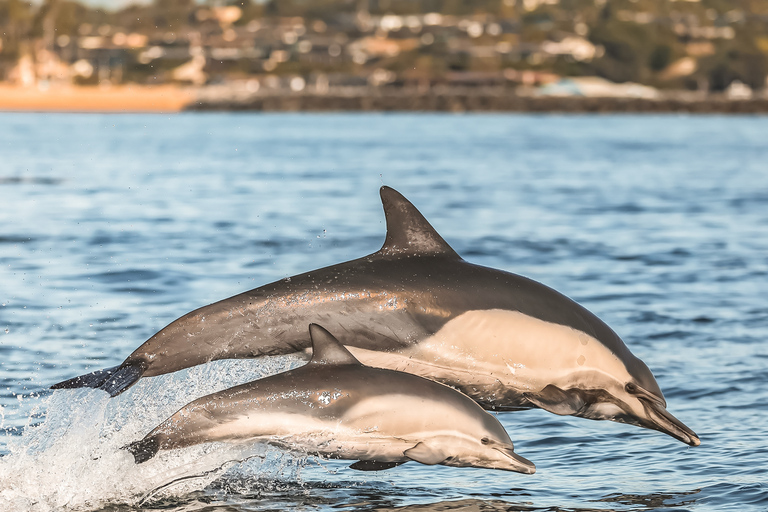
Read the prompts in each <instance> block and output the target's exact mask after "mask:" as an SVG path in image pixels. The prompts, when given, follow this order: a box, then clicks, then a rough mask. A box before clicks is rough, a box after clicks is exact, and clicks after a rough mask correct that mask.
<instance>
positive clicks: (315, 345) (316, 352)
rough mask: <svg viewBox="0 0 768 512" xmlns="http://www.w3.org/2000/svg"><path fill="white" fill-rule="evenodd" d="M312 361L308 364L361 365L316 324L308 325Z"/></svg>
mask: <svg viewBox="0 0 768 512" xmlns="http://www.w3.org/2000/svg"><path fill="white" fill-rule="evenodd" d="M309 337H310V338H311V339H312V359H311V360H310V361H309V364H361V363H360V361H358V360H357V359H355V356H353V355H352V354H350V352H349V350H347V349H346V348H345V347H344V345H342V344H341V342H339V340H337V339H336V338H334V337H333V334H331V333H329V332H328V331H326V330H325V329H324V328H323V327H320V326H319V325H317V324H309Z"/></svg>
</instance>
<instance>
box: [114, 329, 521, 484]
mask: <svg viewBox="0 0 768 512" xmlns="http://www.w3.org/2000/svg"><path fill="white" fill-rule="evenodd" d="M309 332H310V338H311V339H312V359H311V360H310V361H309V363H307V364H306V365H304V366H302V367H300V368H297V369H294V370H290V371H287V372H284V373H279V374H277V375H272V376H270V377H266V378H263V379H259V380H256V381H254V382H249V383H248V384H243V385H241V386H236V387H234V388H230V389H225V390H224V391H219V392H218V393H213V394H211V395H208V396H204V397H202V398H199V399H197V400H195V401H194V402H191V403H189V404H187V405H185V406H184V407H182V408H181V409H180V410H179V411H178V412H176V413H175V414H174V415H173V416H171V417H170V418H168V419H167V420H165V421H164V422H162V423H161V424H160V425H159V426H158V427H156V428H155V429H153V430H152V431H151V432H150V433H149V434H147V435H146V436H145V437H144V439H142V440H140V441H136V442H134V443H131V444H129V445H128V446H127V447H126V448H127V449H128V450H129V451H130V452H131V453H133V455H134V457H135V459H136V462H137V463H141V462H144V461H146V460H148V459H150V458H152V457H153V456H154V455H155V454H156V453H157V452H158V450H170V449H174V448H183V447H186V446H192V445H195V444H200V443H205V442H211V441H236V442H237V441H250V442H254V441H255V442H265V443H268V444H271V445H275V446H278V447H281V448H285V449H289V450H292V451H298V452H301V453H306V454H310V455H320V456H324V457H328V458H333V459H348V460H358V461H359V462H356V463H355V464H353V465H352V466H351V467H352V468H353V469H360V470H364V471H365V470H379V469H388V468H391V467H394V466H397V465H399V464H403V463H405V462H408V461H412V460H413V461H416V462H421V463H422V464H430V465H433V464H442V465H445V466H455V467H478V468H489V469H503V470H506V471H517V472H518V473H527V474H531V473H534V472H535V471H536V468H535V466H534V465H533V464H532V463H531V462H530V461H529V460H526V459H524V458H523V457H520V456H519V455H517V454H516V453H515V452H514V446H513V445H512V441H511V440H510V439H509V436H508V435H507V432H506V431H505V430H504V427H502V426H501V423H499V420H497V419H496V418H495V417H494V416H492V415H491V414H489V413H487V412H485V411H484V410H483V409H482V408H481V407H480V406H479V405H477V404H476V403H475V402H474V401H473V400H472V399H471V398H469V397H467V396H466V395H463V394H461V393H459V392H458V391H456V390H455V389H452V388H450V387H448V386H444V385H443V384H439V383H437V382H434V381H431V380H428V379H424V378H422V377H418V376H416V375H411V374H410V373H403V372H396V371H393V370H386V369H381V368H370V367H367V366H364V365H362V364H360V362H359V361H358V360H357V359H355V358H354V356H352V354H350V353H349V351H348V350H347V349H345V348H344V346H343V345H341V344H340V343H339V342H338V340H336V339H335V338H334V337H333V336H332V335H331V334H330V333H329V332H328V331H326V330H325V329H324V328H322V327H320V326H318V325H315V324H311V325H310V327H309Z"/></svg>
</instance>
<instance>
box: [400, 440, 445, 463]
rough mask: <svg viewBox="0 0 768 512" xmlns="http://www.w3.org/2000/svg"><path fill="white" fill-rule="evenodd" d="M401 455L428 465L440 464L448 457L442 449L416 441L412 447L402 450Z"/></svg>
mask: <svg viewBox="0 0 768 512" xmlns="http://www.w3.org/2000/svg"><path fill="white" fill-rule="evenodd" d="M403 455H405V456H406V457H408V458H409V459H411V460H415V461H416V462H421V463H422V464H426V465H428V466H434V465H435V464H440V463H441V462H443V461H444V460H445V459H447V458H448V455H446V454H445V453H443V451H442V450H437V449H435V448H433V447H431V446H429V445H427V444H425V443H418V444H416V446H414V447H413V448H408V449H407V450H405V451H404V452H403Z"/></svg>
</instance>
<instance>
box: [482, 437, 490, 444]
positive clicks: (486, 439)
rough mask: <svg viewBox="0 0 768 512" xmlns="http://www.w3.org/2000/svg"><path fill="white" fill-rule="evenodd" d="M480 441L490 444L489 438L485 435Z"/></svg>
mask: <svg viewBox="0 0 768 512" xmlns="http://www.w3.org/2000/svg"><path fill="white" fill-rule="evenodd" d="M480 442H481V443H483V444H491V440H490V439H488V438H487V437H484V438H482V439H481V440H480Z"/></svg>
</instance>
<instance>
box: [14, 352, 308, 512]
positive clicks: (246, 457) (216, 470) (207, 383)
mask: <svg viewBox="0 0 768 512" xmlns="http://www.w3.org/2000/svg"><path fill="white" fill-rule="evenodd" d="M300 361H301V359H300V358H299V357H296V356H291V357H272V358H266V359H261V360H258V361H255V360H245V361H219V362H214V363H210V364H207V365H202V366H198V367H195V368H191V369H188V370H183V371H181V372H177V373H174V374H171V375H166V376H160V377H153V378H146V379H142V380H141V381H139V383H138V384H136V385H135V386H134V387H133V388H131V389H129V390H128V391H127V392H125V393H123V394H122V395H120V396H118V397H116V398H112V399H110V398H109V396H108V395H107V394H106V393H104V392H103V391H100V390H93V389H74V390H57V391H55V392H53V393H49V394H46V395H45V396H41V397H39V398H28V399H31V400H36V403H35V404H34V406H33V407H32V408H31V410H32V413H31V414H30V415H29V419H28V424H27V425H26V426H24V427H23V428H22V429H20V431H21V434H20V435H19V434H18V431H19V429H8V430H6V431H5V441H6V443H5V444H6V446H5V452H6V455H4V456H2V457H0V510H28V511H30V512H52V511H84V510H94V509H99V508H103V507H105V506H107V505H112V504H124V505H127V506H138V505H140V504H141V503H144V502H147V501H154V500H158V499H167V498H168V497H169V496H170V497H174V498H178V497H182V496H187V495H189V494H190V493H192V492H194V491H199V490H202V489H204V488H205V487H206V486H208V485H209V484H211V483H212V482H214V481H216V480H217V479H221V478H227V479H237V480H243V479H244V478H247V479H254V478H255V479H258V478H262V477H268V479H269V480H273V479H274V478H276V477H279V476H280V475H283V476H285V472H286V468H289V471H288V473H289V474H288V478H289V479H291V480H294V481H295V480H296V478H297V475H298V471H299V468H300V467H301V465H300V464H296V463H295V460H296V459H295V457H292V456H290V455H289V454H287V453H285V452H281V451H279V450H276V449H274V448H267V447H266V446H264V445H254V444H248V443H242V444H234V443H207V444H204V445H198V446H193V447H190V448H187V449H183V450H171V451H168V452H164V453H161V454H159V455H158V456H157V457H155V458H154V459H153V460H151V461H148V462H146V463H144V464H141V465H137V464H135V463H134V461H133V457H132V456H131V454H130V453H128V452H127V451H126V450H123V449H121V448H122V447H123V446H125V445H126V444H128V443H129V442H131V441H135V440H137V439H141V438H142V437H143V436H144V435H145V434H146V433H147V432H149V431H150V430H151V429H152V428H154V427H155V426H157V425H158V424H159V423H160V422H161V421H163V420H165V419H166V418H167V417H168V416H170V415H171V414H173V413H174V412H175V411H177V410H178V409H179V408H180V407H181V406H183V405H185V404H186V403H188V402H190V401H192V400H193V399H195V398H198V397H200V396H203V395H206V394H209V393H213V392H215V391H218V390H221V389H225V388H228V387H231V386H234V385H237V384H241V383H244V382H248V381H251V380H254V379H257V378H260V377H263V376H265V375H268V374H273V373H276V372H279V371H283V370H286V369H288V368H291V367H295V366H297V365H298V364H300ZM40 417H42V421H39V420H40ZM34 418H37V419H34ZM33 422H36V423H33ZM0 439H1V438H0ZM221 485H222V484H220V486H221Z"/></svg>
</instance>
